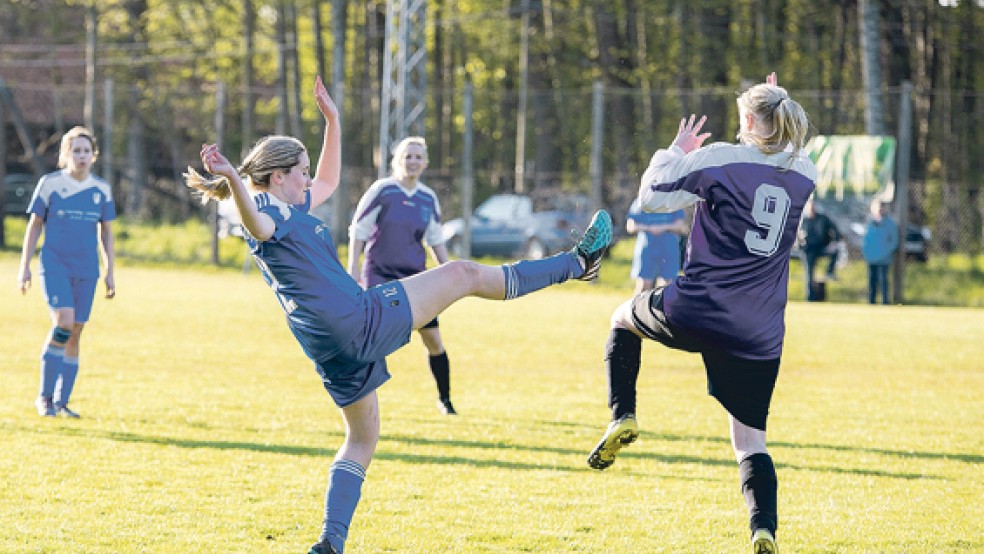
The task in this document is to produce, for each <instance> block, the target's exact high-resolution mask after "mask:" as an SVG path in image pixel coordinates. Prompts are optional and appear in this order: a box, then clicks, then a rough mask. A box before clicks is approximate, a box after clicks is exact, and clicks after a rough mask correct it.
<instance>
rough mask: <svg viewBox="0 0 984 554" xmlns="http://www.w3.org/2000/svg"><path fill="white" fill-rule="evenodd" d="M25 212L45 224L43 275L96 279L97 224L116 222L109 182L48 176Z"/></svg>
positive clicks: (58, 173)
mask: <svg viewBox="0 0 984 554" xmlns="http://www.w3.org/2000/svg"><path fill="white" fill-rule="evenodd" d="M27 213H30V214H34V215H36V216H37V217H39V218H40V219H41V220H43V221H44V228H45V236H44V244H43V245H42V246H41V254H40V260H41V267H40V272H41V274H42V275H44V274H46V273H53V272H57V273H58V274H59V275H62V276H66V277H73V278H84V279H96V278H98V277H99V230H98V224H99V223H100V222H102V221H112V220H113V219H116V205H115V204H114V203H113V195H112V191H111V190H110V187H109V183H107V182H106V181H103V180H102V179H100V178H99V177H96V176H95V175H89V176H88V177H86V178H85V179H84V180H82V181H76V180H75V179H74V178H73V177H72V175H71V174H70V173H69V172H68V171H67V170H59V171H55V172H54V173H49V174H47V175H45V176H44V177H42V178H41V180H40V181H38V186H37V187H36V188H35V189H34V196H33V197H32V198H31V204H30V207H28V209H27Z"/></svg>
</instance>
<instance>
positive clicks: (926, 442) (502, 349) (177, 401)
mask: <svg viewBox="0 0 984 554" xmlns="http://www.w3.org/2000/svg"><path fill="white" fill-rule="evenodd" d="M33 267H34V268H35V271H36V267H37V262H36V261H35V262H34V266H33ZM602 271H603V273H604V272H605V271H606V270H605V268H603V269H602ZM0 273H2V274H4V275H8V277H9V279H10V280H9V281H8V283H9V285H8V286H7V287H3V288H0V305H2V306H3V313H4V317H3V319H2V321H0V390H2V391H3V392H2V396H3V401H2V402H0V452H2V454H0V474H2V475H3V476H4V478H3V479H2V480H0V506H3V509H2V510H0V529H2V530H3V531H2V532H0V551H2V552H12V553H22V552H23V553H41V552H59V553H62V552H79V553H102V552H105V553H117V552H174V553H188V552H214V551H236V552H276V553H280V552H284V553H286V552H306V548H307V546H308V545H309V544H310V543H311V542H312V541H313V539H314V538H315V537H316V536H317V533H318V529H319V525H320V518H321V510H322V502H323V495H324V486H325V480H326V476H327V469H328V464H329V461H330V459H331V457H332V456H333V454H334V451H335V449H336V448H337V447H338V445H339V443H340V442H341V440H342V436H343V427H342V423H341V419H340V417H339V415H338V413H337V411H336V409H335V408H334V407H333V406H332V404H331V403H330V400H329V398H328V396H327V393H325V392H324V390H323V389H322V388H321V385H320V382H319V381H318V379H317V377H316V375H315V373H314V371H313V369H312V367H311V363H310V362H309V361H308V360H307V359H306V358H304V356H303V355H302V354H301V352H300V349H299V348H298V347H297V346H296V344H295V343H294V341H293V339H292V337H291V336H290V333H289V332H288V331H287V329H286V326H285V325H284V323H283V316H282V315H281V313H280V312H279V309H278V307H277V303H276V301H275V300H274V298H273V296H272V294H271V293H270V292H269V290H268V289H267V288H266V287H265V285H264V284H263V283H262V279H261V278H260V277H259V276H258V275H257V274H256V272H255V271H254V272H253V273H252V274H249V275H242V274H240V273H239V272H232V271H211V272H200V271H189V270H180V269H167V268H161V269H150V268H138V267H121V268H119V269H118V272H117V287H118V296H117V298H116V299H114V300H112V301H106V300H105V299H101V298H97V300H96V304H95V308H94V313H93V317H92V320H91V322H90V324H89V325H88V326H87V329H86V332H85V334H84V336H83V347H82V348H83V353H82V366H81V367H82V369H81V372H80V375H79V380H78V384H77V387H76V392H75V396H74V397H73V402H72V407H73V408H75V409H76V410H77V411H79V412H80V413H81V414H82V416H83V419H80V420H67V419H62V418H58V419H51V418H41V417H39V416H37V414H36V412H35V411H34V407H33V405H32V402H33V399H34V396H35V394H36V392H37V365H38V355H39V351H40V348H41V342H42V340H43V337H44V335H45V333H46V332H47V331H48V329H49V328H50V322H49V320H48V316H47V311H46V309H45V306H44V301H43V298H42V294H41V291H40V290H39V286H38V285H39V284H38V283H37V282H36V283H35V288H34V290H31V291H30V293H29V295H27V296H26V297H22V296H21V295H20V293H19V292H18V291H17V289H16V287H15V283H14V277H13V276H14V275H15V274H16V258H15V257H13V256H11V255H6V256H0ZM603 278H604V275H603ZM100 288H101V287H100ZM628 292H629V291H628V290H624V291H617V290H612V289H611V288H609V287H592V286H590V285H587V284H582V283H571V284H567V285H563V286H561V287H557V288H554V289H551V290H550V291H546V292H543V293H540V294H537V295H533V296H530V297H527V298H522V299H519V300H516V301H513V302H506V303H501V302H487V301H480V300H473V299H468V300H465V301H462V302H461V303H459V304H456V305H455V306H453V307H452V308H451V309H450V310H449V311H448V312H446V313H445V314H444V315H443V316H442V317H441V325H442V326H441V328H442V333H443V335H444V339H445V344H446V346H447V348H448V352H449V356H450V359H451V368H452V369H451V375H452V396H453V399H454V401H455V406H456V407H457V408H458V410H459V412H460V413H461V415H460V416H458V417H446V416H441V415H439V413H438V411H437V409H436V407H435V404H434V402H435V400H436V391H435V389H434V385H433V382H432V379H431V377H430V374H429V372H428V370H427V366H426V356H425V351H424V348H423V346H422V345H421V344H420V342H419V339H417V338H416V337H415V338H414V339H413V341H412V343H411V344H410V345H408V346H407V347H405V348H404V349H403V350H401V351H400V352H398V353H396V354H395V355H394V356H392V357H391V358H390V368H391V371H392V373H393V379H392V380H391V381H390V382H389V383H388V384H386V385H385V386H384V387H383V388H382V389H381V390H380V404H381V411H382V433H383V436H382V439H381V441H380V444H379V448H378V451H377V455H376V457H375V459H374V461H373V463H372V465H371V466H370V468H369V472H368V480H367V481H366V485H365V487H364V489H363V497H362V502H361V504H360V505H359V509H358V511H357V512H356V517H355V520H354V522H353V525H352V529H351V535H350V541H349V546H348V549H347V551H348V552H353V553H358V552H365V553H369V552H371V553H380V552H418V551H423V552H459V553H484V552H497V553H498V552H551V553H575V552H581V553H595V552H609V553H637V552H715V553H716V552H744V551H746V548H747V540H748V532H747V515H746V511H745V507H744V503H743V500H742V498H741V495H740V491H739V487H738V483H737V467H736V464H735V462H734V460H733V459H732V453H731V448H730V445H729V440H728V437H727V423H726V417H725V413H724V412H723V410H721V408H720V407H719V406H718V405H717V404H716V403H715V401H714V400H713V399H711V398H710V397H708V396H706V394H705V383H704V377H703V372H702V369H701V366H700V360H699V357H697V356H695V355H690V354H685V353H679V352H674V351H669V350H667V349H665V348H662V347H660V346H659V345H657V344H653V343H646V345H645V347H644V351H643V368H642V375H641V379H640V400H639V404H640V410H639V411H640V413H639V418H640V426H641V431H642V434H641V437H640V440H639V441H638V442H637V443H635V444H633V445H632V446H631V447H630V448H629V449H627V450H625V451H624V452H623V454H622V455H621V456H620V457H619V459H618V461H617V462H616V464H615V465H614V466H613V467H612V468H610V469H608V470H606V471H604V472H597V471H593V470H590V469H589V468H588V467H587V465H586V464H585V461H584V460H585V457H586V455H587V453H588V451H589V450H590V449H591V447H593V446H594V443H595V441H596V440H597V439H598V438H599V437H600V434H601V432H602V431H603V429H604V426H605V424H606V422H607V419H608V411H607V408H606V406H605V398H606V395H605V389H606V382H605V375H604V371H603V362H602V351H603V347H604V342H605V340H606V338H607V321H608V317H609V314H610V313H611V311H612V309H613V308H614V307H615V306H616V305H618V304H619V303H620V302H621V301H623V300H624V299H625V298H626V297H627V294H628ZM787 325H788V333H787V341H786V352H785V356H784V359H783V366H782V370H781V372H780V378H779V383H778V386H777V389H776V394H775V397H774V400H773V407H772V414H771V418H770V424H769V436H770V450H771V452H772V454H773V456H774V458H775V460H776V464H777V467H778V472H779V487H780V489H779V493H780V497H779V499H780V530H779V540H780V544H781V548H782V549H783V551H784V552H797V553H833V552H838V553H840V552H851V553H876V552H877V553H884V552H980V551H981V550H982V549H984V523H982V522H984V503H982V502H981V498H984V478H982V467H984V433H981V423H980V422H981V420H982V418H984V401H982V400H981V391H982V390H984V365H982V362H981V359H982V355H984V347H982V344H981V338H982V336H981V331H980V330H981V329H984V311H981V310H979V309H957V308H934V307H892V306H890V307H883V306H874V307H869V306H866V305H843V304H806V303H801V302H793V303H791V304H790V307H789V310H788V314H787Z"/></svg>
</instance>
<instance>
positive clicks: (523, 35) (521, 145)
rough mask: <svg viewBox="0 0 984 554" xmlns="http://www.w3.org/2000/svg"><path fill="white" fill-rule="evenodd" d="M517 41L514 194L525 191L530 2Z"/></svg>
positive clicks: (526, 0)
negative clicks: (517, 103)
mask: <svg viewBox="0 0 984 554" xmlns="http://www.w3.org/2000/svg"><path fill="white" fill-rule="evenodd" d="M520 9H522V10H523V13H522V17H521V18H520V21H521V23H520V29H519V33H520V39H519V106H518V107H517V109H516V183H515V187H514V190H515V191H516V192H520V193H522V192H525V191H526V94H527V87H528V82H529V71H530V70H529V57H530V0H523V2H522V7H521V8H520Z"/></svg>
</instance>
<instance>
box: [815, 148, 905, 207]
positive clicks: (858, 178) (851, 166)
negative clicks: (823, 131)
mask: <svg viewBox="0 0 984 554" xmlns="http://www.w3.org/2000/svg"><path fill="white" fill-rule="evenodd" d="M806 151H807V153H808V154H809V156H810V159H812V160H813V163H815V164H816V166H817V196H819V197H821V198H832V199H836V200H843V199H844V198H845V196H855V197H859V198H867V197H870V196H872V195H874V194H880V195H882V196H884V197H886V199H891V197H892V195H893V193H894V190H895V181H894V179H893V171H894V169H895V137H888V136H869V135H835V136H825V135H818V136H815V137H813V138H812V139H810V142H809V143H807V145H806Z"/></svg>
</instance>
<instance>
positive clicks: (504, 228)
mask: <svg viewBox="0 0 984 554" xmlns="http://www.w3.org/2000/svg"><path fill="white" fill-rule="evenodd" d="M589 206H590V202H589V200H588V198H587V197H585V196H581V195H572V194H549V195H548V194H540V195H536V196H535V197H531V196H527V195H520V194H495V195H493V196H491V197H489V198H488V199H487V200H486V201H484V202H482V203H481V204H479V205H478V207H477V208H475V210H474V211H473V213H472V216H471V219H470V221H471V255H472V256H474V257H482V256H499V257H509V258H523V259H530V260H535V259H539V258H543V257H544V256H548V255H551V254H554V253H557V252H560V251H562V250H567V249H569V248H571V247H572V246H573V245H574V243H575V241H576V240H577V238H578V237H580V235H581V232H582V231H583V230H584V229H585V228H586V227H587V225H588V223H589V222H590V220H591V213H590V207H589ZM443 230H444V238H445V240H446V241H447V242H446V244H447V246H448V250H449V251H450V252H451V253H452V254H453V255H455V256H458V257H460V256H462V255H463V253H464V248H463V246H464V242H463V241H464V230H465V221H464V219H462V218H458V219H452V220H451V221H448V222H447V223H445V224H444V229H443Z"/></svg>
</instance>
